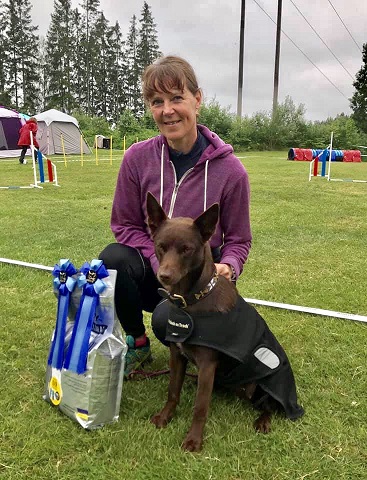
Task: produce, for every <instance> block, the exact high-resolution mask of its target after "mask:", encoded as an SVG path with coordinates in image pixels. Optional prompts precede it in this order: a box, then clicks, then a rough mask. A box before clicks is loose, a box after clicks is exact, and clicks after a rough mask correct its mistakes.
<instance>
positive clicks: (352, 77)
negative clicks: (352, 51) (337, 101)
mask: <svg viewBox="0 0 367 480" xmlns="http://www.w3.org/2000/svg"><path fill="white" fill-rule="evenodd" d="M289 1H290V2H291V3H292V5H293V6H294V7H295V8H296V9H297V11H298V13H299V14H300V15H301V16H302V17H303V19H304V20H305V21H306V23H307V24H308V25H309V26H310V27H311V28H312V30H313V31H314V33H315V34H316V35H317V36H318V37H319V39H320V40H321V41H322V43H323V44H324V45H325V47H326V48H327V49H328V50H329V52H330V53H331V54H332V55H333V57H334V58H335V60H336V61H337V62H339V64H340V65H341V66H342V67H343V68H344V70H345V71H346V72H347V74H348V75H349V76H350V78H351V79H352V80H353V81H354V80H355V78H354V76H353V75H352V74H351V73H350V72H349V71H348V70H347V69H346V68H345V67H344V65H343V64H342V62H341V61H340V60H339V58H338V57H337V56H336V55H335V54H334V52H333V51H332V50H331V48H329V46H328V45H327V44H326V43H325V42H324V40H323V39H322V38H321V37H320V35H319V34H318V33H317V30H315V29H314V27H313V26H312V25H311V24H310V22H309V21H308V20H307V18H306V17H305V16H304V15H303V13H302V12H301V10H300V9H299V8H298V7H297V5H296V4H295V3H294V2H293V0H289Z"/></svg>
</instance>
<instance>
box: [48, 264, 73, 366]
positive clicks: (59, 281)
mask: <svg viewBox="0 0 367 480" xmlns="http://www.w3.org/2000/svg"><path fill="white" fill-rule="evenodd" d="M77 272H78V271H77V269H76V268H75V267H74V265H73V264H72V263H71V262H70V260H68V259H61V260H60V264H59V265H55V266H54V269H53V271H52V275H53V276H54V277H55V278H54V281H53V284H54V288H55V290H57V291H58V302H57V314H56V327H55V332H54V337H53V339H52V343H51V347H50V353H49V356H48V362H47V363H48V365H51V366H52V367H54V368H57V369H61V368H62V365H63V361H64V346H65V330H66V321H67V316H68V311H69V303H70V296H71V292H72V291H73V290H74V288H75V285H76V280H75V279H74V278H72V275H75V274H76V273H77Z"/></svg>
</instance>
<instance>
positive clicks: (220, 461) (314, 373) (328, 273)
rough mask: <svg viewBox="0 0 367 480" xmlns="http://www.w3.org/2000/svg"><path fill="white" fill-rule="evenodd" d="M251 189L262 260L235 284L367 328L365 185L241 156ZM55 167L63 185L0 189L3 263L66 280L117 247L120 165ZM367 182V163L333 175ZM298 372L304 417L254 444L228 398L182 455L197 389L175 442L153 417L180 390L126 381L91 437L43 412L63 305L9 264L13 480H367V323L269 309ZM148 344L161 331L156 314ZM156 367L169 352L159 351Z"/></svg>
mask: <svg viewBox="0 0 367 480" xmlns="http://www.w3.org/2000/svg"><path fill="white" fill-rule="evenodd" d="M238 155H239V156H240V157H241V159H242V161H243V163H244V165H245V166H246V168H247V170H248V173H249V177H250V183H251V197H252V198H251V221H252V230H253V246H252V250H251V253H250V257H249V260H248V263H247V264H246V266H245V268H244V272H243V274H242V276H241V277H240V280H239V282H238V288H239V290H240V293H241V294H242V295H243V296H244V297H247V298H256V299H261V300H269V301H275V302H282V303H288V304H295V305H303V306H308V307H318V308H323V309H329V310H335V311H341V312H347V313H354V314H360V315H367V295H366V293H367V275H366V272H367V255H366V249H367V221H366V219H367V184H363V183H360V184H358V183H351V182H327V181H326V180H325V179H322V178H314V179H313V180H312V181H311V182H309V181H308V171H309V164H308V163H307V162H292V161H287V160H286V158H287V153H286V152H266V153H264V152H253V153H238ZM53 160H55V161H56V164H57V169H58V176H59V183H60V185H61V186H60V187H59V188H57V187H54V186H52V185H45V186H44V189H42V190H39V189H24V190H20V189H11V190H0V257H5V258H10V259H16V260H22V261H26V262H34V263H38V264H42V265H47V266H53V265H54V264H55V263H58V262H59V260H60V258H70V260H71V261H72V262H73V263H74V265H76V266H81V265H82V263H84V262H85V261H90V260H92V259H93V258H96V257H97V256H98V254H99V252H100V251H101V250H102V249H103V248H104V246H105V245H106V244H107V243H109V242H111V241H113V236H112V234H111V232H110V229H109V218H110V211H111V204H112V198H113V193H114V188H115V183H116V175H117V172H118V168H119V164H120V161H121V152H120V153H119V152H114V155H113V158H112V165H111V162H110V157H109V154H107V153H106V154H105V157H104V158H103V156H102V154H101V155H100V157H99V162H98V163H99V164H98V165H96V162H95V158H94V157H92V156H91V157H85V158H84V166H83V167H82V166H81V164H80V161H79V158H77V157H68V162H67V166H65V164H64V160H63V158H62V156H59V157H54V158H53ZM17 162H18V160H17V159H13V160H12V161H5V160H0V186H4V185H13V186H19V185H28V184H29V183H31V182H32V180H33V176H32V169H31V166H30V165H29V164H28V165H23V166H22V165H19V164H18V163H17ZM332 177H333V178H349V179H352V178H353V179H363V180H367V163H360V164H344V163H335V164H333V165H332ZM258 310H259V311H260V312H261V314H262V315H263V316H264V317H265V319H266V320H267V322H268V324H269V326H270V327H271V329H272V330H273V332H274V333H275V334H276V336H277V337H278V339H279V341H280V342H281V343H282V344H283V346H284V347H285V349H286V351H287V353H288V356H289V358H290V360H291V363H292V365H293V369H294V373H295V377H296V381H297V387H298V393H299V401H300V403H301V404H302V405H303V406H304V408H305V410H306V414H305V416H304V417H303V418H302V419H301V420H299V421H297V422H290V421H288V420H285V419H283V418H282V417H280V416H278V417H275V418H274V420H273V424H272V432H271V433H270V434H269V435H266V436H264V435H261V434H256V433H255V431H254V430H253V427H252V422H253V420H254V419H255V418H256V412H254V411H253V410H252V409H251V408H250V407H249V406H248V405H247V404H243V403H241V402H240V401H239V400H238V399H236V398H234V397H232V396H231V395H229V394H223V393H215V394H214V396H213V401H212V406H211V411H210V415H209V419H208V423H207V426H206V431H205V443H204V449H203V451H202V453H200V454H190V453H185V452H183V451H182V450H181V449H180V444H181V441H182V440H183V438H184V435H185V432H186V431H187V429H188V427H189V424H190V421H191V411H192V407H193V401H194V394H195V384H194V382H193V380H192V379H190V378H188V379H187V382H186V383H185V386H184V390H183V395H182V400H181V405H180V407H179V408H178V411H177V416H176V418H175V419H174V420H173V421H172V423H171V424H170V425H169V426H168V427H167V428H166V429H164V430H157V429H156V428H155V427H154V426H153V425H151V424H150V423H149V418H150V416H151V415H152V414H154V413H156V411H157V410H158V409H160V408H161V406H162V405H163V402H164V401H165V398H166V391H167V384H168V378H167V376H160V377H157V378H154V379H153V378H152V379H143V380H141V381H129V382H125V383H124V386H123V394H122V401H121V411H120V419H119V421H118V422H117V423H115V424H114V425H108V426H105V427H104V428H102V429H100V430H97V431H93V432H88V431H85V430H83V429H82V428H81V427H80V426H79V425H78V424H76V423H74V422H72V421H71V420H70V419H69V418H68V417H66V416H64V415H62V414H60V413H59V412H58V411H57V410H56V409H54V408H52V407H51V406H50V405H49V404H47V403H46V402H44V401H43V400H42V394H43V389H44V378H45V370H46V361H47V355H48V349H49V342H50V336H51V334H52V330H53V328H54V324H55V313H56V300H55V297H54V295H53V293H52V276H51V273H50V272H45V271H41V270H35V269H30V268H24V267H19V266H13V265H7V264H3V263H0V325H1V337H0V339H1V343H0V377H1V383H0V385H1V395H0V432H1V439H0V478H2V479H3V478H4V479H6V480H10V479H11V480H13V479H22V480H23V479H24V480H25V479H27V480H28V479H31V480H33V479H34V480H35V479H45V480H48V479H57V480H65V479H73V480H76V479H77V480H86V479H88V480H104V479H110V480H130V479H131V480H140V479H147V480H148V479H149V480H150V479H171V478H172V479H177V480H184V479H185V480H186V479H193V480H194V479H195V480H201V479H208V480H209V479H213V480H214V479H218V480H219V479H220V480H239V479H251V480H270V479H277V480H278V479H279V480H285V479H289V480H304V479H307V480H309V479H310V480H314V479H315V480H316V479H317V480H318V479H332V480H334V479H337V480H339V479H345V480H347V479H348V480H354V479H366V478H367V474H366V464H367V453H366V445H367V422H366V419H367V404H366V392H367V375H366V346H367V341H366V338H367V337H366V333H367V332H366V324H365V323H361V322H353V321H350V320H342V319H336V318H329V317H322V316H314V315H309V314H305V313H297V312H292V311H289V310H282V309H274V308H267V307H258ZM146 325H147V328H148V331H149V332H150V317H149V315H147V316H146ZM152 344H153V354H154V363H153V364H152V366H151V367H150V368H152V369H154V370H156V369H162V368H166V366H167V360H168V351H167V349H165V348H164V347H162V346H160V345H159V344H158V342H157V341H155V339H152Z"/></svg>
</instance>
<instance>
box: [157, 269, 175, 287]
mask: <svg viewBox="0 0 367 480" xmlns="http://www.w3.org/2000/svg"><path fill="white" fill-rule="evenodd" d="M157 277H158V280H159V281H160V282H161V284H162V285H169V284H170V281H171V279H172V275H171V274H170V273H169V272H168V271H164V272H160V271H158V275H157Z"/></svg>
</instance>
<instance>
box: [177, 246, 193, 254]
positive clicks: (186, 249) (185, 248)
mask: <svg viewBox="0 0 367 480" xmlns="http://www.w3.org/2000/svg"><path fill="white" fill-rule="evenodd" d="M180 253H183V254H185V255H188V254H189V253H192V248H191V247H189V246H188V245H183V246H182V247H181V249H180Z"/></svg>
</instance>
